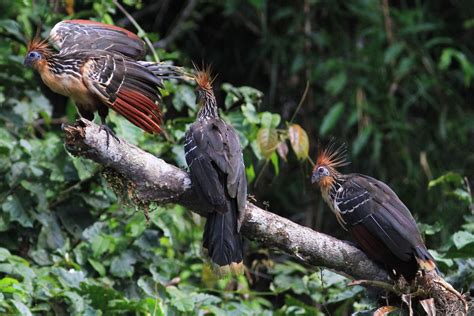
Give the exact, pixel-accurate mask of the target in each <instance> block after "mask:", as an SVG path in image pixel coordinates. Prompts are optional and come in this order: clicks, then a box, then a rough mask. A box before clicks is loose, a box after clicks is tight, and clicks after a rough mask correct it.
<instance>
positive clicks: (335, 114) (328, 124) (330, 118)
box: [319, 102, 344, 136]
mask: <svg viewBox="0 0 474 316" xmlns="http://www.w3.org/2000/svg"><path fill="white" fill-rule="evenodd" d="M342 113H344V103H342V102H337V103H336V104H334V105H333V106H332V108H331V110H330V111H329V112H328V113H327V114H326V115H325V116H324V118H323V122H322V123H321V127H320V128H319V134H320V135H321V136H324V135H326V134H327V133H329V132H330V131H331V130H332V129H333V128H334V127H335V126H336V123H337V121H338V120H339V119H340V118H341V115H342Z"/></svg>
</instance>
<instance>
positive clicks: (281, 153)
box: [277, 141, 288, 161]
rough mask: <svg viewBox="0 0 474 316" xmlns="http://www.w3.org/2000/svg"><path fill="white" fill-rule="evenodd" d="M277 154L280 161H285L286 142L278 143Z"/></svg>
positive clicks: (286, 153)
mask: <svg viewBox="0 0 474 316" xmlns="http://www.w3.org/2000/svg"><path fill="white" fill-rule="evenodd" d="M277 153H278V155H279V156H280V158H281V159H283V160H284V161H287V160H286V156H287V155H288V145H287V144H286V141H281V142H280V143H278V146H277Z"/></svg>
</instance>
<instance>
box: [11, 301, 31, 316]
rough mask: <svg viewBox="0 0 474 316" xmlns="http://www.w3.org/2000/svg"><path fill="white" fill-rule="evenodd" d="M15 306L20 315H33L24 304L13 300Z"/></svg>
mask: <svg viewBox="0 0 474 316" xmlns="http://www.w3.org/2000/svg"><path fill="white" fill-rule="evenodd" d="M12 303H13V305H15V308H16V309H17V310H18V312H20V315H22V316H32V315H33V314H32V313H31V311H30V309H29V308H28V307H27V306H26V305H25V304H23V303H22V302H20V301H18V300H12Z"/></svg>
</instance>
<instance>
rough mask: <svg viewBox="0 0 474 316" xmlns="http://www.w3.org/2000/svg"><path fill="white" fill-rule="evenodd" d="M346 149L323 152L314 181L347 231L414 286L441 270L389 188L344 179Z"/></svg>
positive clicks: (331, 148)
mask: <svg viewBox="0 0 474 316" xmlns="http://www.w3.org/2000/svg"><path fill="white" fill-rule="evenodd" d="M347 164H348V162H347V161H346V158H345V148H344V147H343V146H341V147H339V148H336V147H335V146H334V144H332V145H331V146H329V147H328V148H327V149H325V150H319V153H318V159H317V162H316V166H315V167H314V170H313V173H312V177H311V182H312V183H318V184H319V186H320V188H321V193H322V196H323V199H324V200H325V201H326V203H327V204H328V205H329V207H330V208H331V210H332V211H333V212H334V214H335V215H336V218H337V220H338V222H339V223H340V224H341V226H342V227H343V228H344V229H346V230H349V232H350V233H351V234H352V236H353V238H354V239H355V241H356V242H357V243H358V244H359V245H360V247H361V248H362V250H364V252H365V253H366V254H367V255H368V256H369V257H370V258H372V259H373V260H374V261H376V262H378V263H379V264H381V265H383V266H384V267H385V268H386V270H387V271H388V272H389V274H390V275H391V276H392V277H393V278H395V279H398V278H399V277H400V276H401V275H402V276H403V277H404V278H405V279H406V280H407V281H409V282H411V281H412V280H413V279H414V277H415V275H416V273H417V271H418V270H419V269H421V270H422V271H433V270H435V271H437V268H436V263H435V261H434V259H433V257H432V256H431V255H430V253H429V252H428V250H427V249H426V246H425V245H424V243H423V239H422V238H421V235H420V232H419V231H418V228H417V226H416V222H415V220H414V219H413V216H412V215H411V214H410V211H409V210H408V208H407V207H406V206H405V205H404V204H403V202H402V201H400V199H399V198H398V196H397V195H396V194H395V192H393V191H392V189H390V188H389V187H388V186H387V185H386V184H385V183H383V182H381V181H379V180H376V179H374V178H371V177H369V176H366V175H362V174H357V173H352V174H348V175H345V174H342V173H339V172H338V171H337V170H336V168H337V167H341V166H344V165H347Z"/></svg>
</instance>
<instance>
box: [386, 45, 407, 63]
mask: <svg viewBox="0 0 474 316" xmlns="http://www.w3.org/2000/svg"><path fill="white" fill-rule="evenodd" d="M404 48H405V43H403V42H397V43H394V44H392V45H391V46H390V47H389V48H388V49H387V50H386V51H385V56H384V63H385V64H389V63H391V62H393V61H394V60H395V59H396V58H397V57H398V56H399V55H400V53H401V52H402V51H403V49H404Z"/></svg>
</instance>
